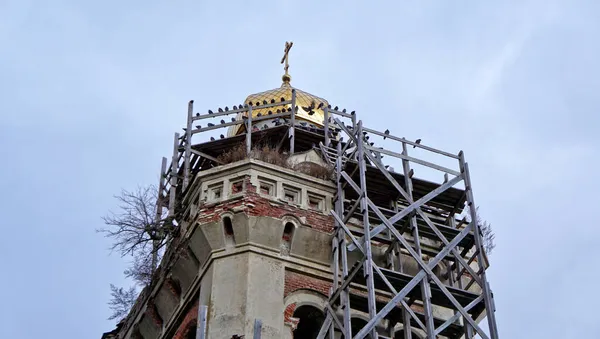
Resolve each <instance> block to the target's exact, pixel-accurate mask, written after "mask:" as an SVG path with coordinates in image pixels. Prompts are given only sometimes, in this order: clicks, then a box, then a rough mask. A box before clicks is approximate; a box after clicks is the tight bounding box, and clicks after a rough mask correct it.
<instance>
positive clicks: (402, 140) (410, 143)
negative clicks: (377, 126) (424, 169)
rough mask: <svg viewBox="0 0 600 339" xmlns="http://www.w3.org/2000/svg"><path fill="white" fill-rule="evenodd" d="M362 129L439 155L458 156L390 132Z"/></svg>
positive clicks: (455, 157) (456, 157)
mask: <svg viewBox="0 0 600 339" xmlns="http://www.w3.org/2000/svg"><path fill="white" fill-rule="evenodd" d="M363 130H364V131H365V132H368V133H372V134H375V135H379V136H382V137H385V138H387V139H391V140H394V141H399V142H402V143H405V144H407V145H411V146H414V147H418V148H422V149H424V150H427V151H430V152H434V153H437V154H440V155H444V156H447V157H450V158H454V159H458V156H457V155H456V154H452V153H448V152H445V151H442V150H439V149H436V148H433V147H429V146H425V145H422V144H420V143H419V144H417V143H416V142H414V141H409V140H406V139H405V138H399V137H396V136H393V135H391V134H385V133H381V132H379V131H376V130H373V129H370V128H363Z"/></svg>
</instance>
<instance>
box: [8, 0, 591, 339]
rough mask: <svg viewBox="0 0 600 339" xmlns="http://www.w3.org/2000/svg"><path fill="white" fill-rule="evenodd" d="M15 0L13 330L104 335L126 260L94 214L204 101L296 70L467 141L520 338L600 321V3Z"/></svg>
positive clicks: (497, 270) (378, 115) (566, 333)
mask: <svg viewBox="0 0 600 339" xmlns="http://www.w3.org/2000/svg"><path fill="white" fill-rule="evenodd" d="M202 3H203V4H201V2H198V1H176V2H170V4H166V2H158V1H101V2H88V3H85V2H83V1H66V0H56V1H52V2H47V1H33V0H0V118H1V119H0V159H2V161H1V163H2V166H0V178H1V179H0V187H1V188H2V192H3V194H2V196H1V197H0V206H2V211H3V214H4V215H3V218H2V221H0V227H1V229H2V234H3V241H2V245H0V258H2V259H1V260H2V273H1V274H0V300H2V301H3V307H2V308H1V309H0V318H1V319H2V324H3V326H0V338H40V337H44V338H99V336H100V334H101V333H102V332H103V331H107V330H110V329H112V327H113V325H114V323H113V322H111V321H108V320H106V319H107V317H108V316H109V315H110V312H109V310H108V308H107V306H106V301H107V300H108V299H109V288H108V285H109V283H115V284H126V283H127V282H125V281H124V280H123V278H122V271H123V269H124V268H125V266H126V264H125V263H124V262H123V260H122V259H121V258H120V257H119V256H118V255H116V254H114V255H111V256H109V253H108V251H107V248H108V246H109V243H108V242H107V241H106V240H105V239H103V238H102V237H101V236H100V235H98V234H96V233H95V232H94V229H95V228H97V227H99V226H101V219H100V216H102V215H104V214H105V213H106V211H107V210H109V209H111V208H114V207H115V201H114V200H113V199H112V195H113V194H114V193H117V192H118V191H119V190H120V189H121V188H134V187H135V186H136V185H138V184H148V183H155V182H156V180H157V178H158V172H159V168H160V158H161V157H162V156H166V155H169V153H170V150H171V147H172V146H171V143H172V133H173V132H175V131H176V130H180V128H181V127H182V126H183V125H184V123H185V112H186V107H187V101H188V100H190V99H194V100H195V102H196V107H197V108H198V109H208V108H215V107H218V106H225V105H229V106H232V105H234V104H238V103H240V102H241V101H242V100H243V99H244V98H245V97H246V96H247V95H248V94H250V93H254V92H259V91H263V90H267V89H271V88H274V87H277V86H279V85H280V77H281V74H282V69H281V65H280V64H279V59H280V58H281V54H282V49H283V43H284V41H286V40H292V41H294V48H293V50H292V53H291V58H290V64H291V66H290V73H291V74H292V76H293V80H292V83H293V85H294V86H296V87H298V88H301V89H303V90H306V91H309V92H311V93H314V94H316V95H319V96H321V97H324V98H326V99H328V100H329V101H330V102H331V103H333V104H336V105H340V106H343V107H347V108H349V109H352V110H356V111H357V112H358V114H359V117H360V118H361V119H363V120H364V122H365V124H366V125H368V126H369V127H371V128H376V129H381V130H383V129H385V128H390V129H391V130H392V132H393V133H395V134H398V135H401V136H405V137H407V138H410V139H416V138H422V139H423V142H424V143H426V144H428V145H431V146H434V147H438V148H442V149H445V150H448V151H452V152H457V151H458V150H461V149H462V150H464V152H465V154H466V157H467V161H468V162H469V163H470V166H471V171H472V177H473V181H474V183H473V185H474V189H475V196H476V199H477V204H478V205H480V206H481V212H482V214H483V216H484V217H485V219H487V220H488V221H490V222H491V223H492V225H493V227H494V230H495V232H496V239H497V248H496V250H495V251H494V253H493V255H492V257H491V263H492V267H491V268H490V270H489V278H490V282H491V286H492V288H493V290H494V293H495V296H496V306H497V319H498V324H499V328H500V334H501V337H502V338H592V337H597V336H598V332H599V331H600V321H598V319H597V316H596V313H597V312H596V310H597V305H595V304H597V303H598V302H600V298H598V295H597V293H596V292H595V291H594V289H595V288H597V287H598V281H600V273H599V272H600V270H599V269H598V266H599V265H598V262H599V261H600V254H599V251H598V239H599V236H600V227H599V224H600V218H599V217H598V214H597V213H595V212H594V211H595V210H596V208H598V206H597V204H598V198H597V192H598V191H599V190H600V184H599V180H598V178H596V177H595V175H597V173H598V171H599V170H600V166H599V160H598V156H599V155H600V154H599V144H600V137H599V136H598V134H597V132H598V129H599V127H600V118H599V116H598V113H599V112H600V103H599V100H598V98H597V96H598V92H599V89H600V80H599V79H600V66H599V65H598V60H599V59H600V58H599V53H598V52H599V50H600V45H599V41H600V36H599V33H600V20H599V19H600V5H599V3H597V2H595V1H578V0H575V1H553V0H550V1H502V2H501V1H495V2H492V1H485V2H484V1H477V2H475V1H471V2H467V1H429V2H418V4H415V3H417V2H411V3H410V4H408V3H407V4H402V5H400V4H397V3H396V2H387V3H384V2H378V3H377V4H375V3H374V2H364V1H362V2H359V1H345V2H337V3H327V4H324V3H320V2H317V1H276V2H253V3H252V4H250V3H247V2H239V3H237V2H227V3H226V2H220V3H219V4H217V2H215V1H212V2H202Z"/></svg>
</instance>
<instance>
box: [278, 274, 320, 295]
mask: <svg viewBox="0 0 600 339" xmlns="http://www.w3.org/2000/svg"><path fill="white" fill-rule="evenodd" d="M330 287H331V282H330V281H326V280H323V279H319V278H315V277H312V276H308V275H305V274H302V273H297V272H292V271H286V272H285V283H284V288H283V296H284V297H286V296H288V295H289V294H290V293H292V292H294V291H297V290H301V289H308V290H313V291H316V292H319V293H322V294H323V295H328V294H329V289H330Z"/></svg>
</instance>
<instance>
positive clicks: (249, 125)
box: [246, 105, 252, 156]
mask: <svg viewBox="0 0 600 339" xmlns="http://www.w3.org/2000/svg"><path fill="white" fill-rule="evenodd" d="M250 151H252V106H250V105H248V117H247V119H246V154H247V155H248V156H250Z"/></svg>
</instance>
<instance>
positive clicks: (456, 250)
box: [318, 111, 498, 339]
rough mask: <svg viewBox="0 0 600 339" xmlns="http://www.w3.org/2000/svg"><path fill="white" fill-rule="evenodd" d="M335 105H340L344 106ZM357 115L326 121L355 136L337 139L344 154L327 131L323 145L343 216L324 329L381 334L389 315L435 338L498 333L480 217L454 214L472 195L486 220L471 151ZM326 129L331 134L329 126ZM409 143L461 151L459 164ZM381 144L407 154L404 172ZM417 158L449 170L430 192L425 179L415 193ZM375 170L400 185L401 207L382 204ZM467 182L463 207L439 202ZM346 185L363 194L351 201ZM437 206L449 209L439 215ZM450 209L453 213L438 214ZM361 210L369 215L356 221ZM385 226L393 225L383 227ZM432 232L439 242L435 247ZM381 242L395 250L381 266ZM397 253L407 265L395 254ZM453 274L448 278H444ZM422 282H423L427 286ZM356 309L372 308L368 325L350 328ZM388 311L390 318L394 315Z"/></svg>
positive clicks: (408, 329)
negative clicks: (376, 195)
mask: <svg viewBox="0 0 600 339" xmlns="http://www.w3.org/2000/svg"><path fill="white" fill-rule="evenodd" d="M327 112H328V113H333V114H335V111H327ZM326 117H327V115H326ZM350 118H351V119H352V122H351V123H352V126H351V127H350V126H346V125H344V124H343V123H342V122H341V121H340V120H339V119H337V118H332V119H331V120H330V124H329V123H327V122H324V124H325V125H326V126H327V128H330V129H333V130H338V131H340V132H341V133H343V134H344V137H347V138H348V141H347V142H346V143H345V144H344V145H342V143H341V142H338V143H337V147H336V153H335V154H336V155H337V158H336V159H335V161H332V160H333V159H331V158H330V157H331V153H332V152H331V148H330V147H329V146H328V142H330V141H329V140H328V139H327V137H326V135H325V144H321V145H320V150H321V153H322V154H323V156H324V157H325V158H326V160H327V161H328V162H329V163H330V164H334V167H335V173H336V181H337V188H338V191H337V194H336V200H335V205H334V209H335V210H334V211H332V216H333V217H334V220H335V231H334V232H335V233H334V238H333V244H332V250H333V251H334V253H333V257H332V260H334V262H333V264H332V271H333V272H332V273H333V274H334V278H333V288H332V291H331V293H330V296H329V300H328V305H327V307H326V308H325V311H326V317H325V321H324V324H323V326H322V328H321V330H320V332H319V334H318V338H319V339H322V338H325V336H326V335H327V334H328V333H329V335H331V334H332V333H333V331H334V329H336V328H337V329H339V330H340V332H341V333H342V336H341V338H355V339H360V338H365V337H370V338H377V336H378V334H377V330H376V328H377V326H379V325H384V324H386V325H387V329H386V335H390V336H393V332H394V323H395V322H401V323H402V325H403V326H402V328H403V331H404V338H405V339H406V338H408V339H410V338H413V337H414V332H413V331H417V332H421V333H423V334H424V335H425V337H426V338H428V339H434V338H438V337H439V336H442V337H446V338H459V337H461V336H464V335H465V334H467V337H468V338H469V337H472V336H473V335H475V334H477V335H479V336H480V337H481V338H483V339H487V338H492V339H497V338H498V331H497V326H496V322H495V315H494V308H493V307H494V306H493V299H492V294H491V292H490V288H489V284H488V282H487V279H486V276H485V269H484V267H483V265H484V262H485V261H484V260H486V258H485V257H484V249H483V247H482V246H483V240H482V239H481V234H480V233H479V230H478V226H477V223H476V222H469V223H466V225H460V224H459V225H456V223H455V222H454V220H455V218H456V216H455V213H456V212H457V211H459V210H461V208H460V206H458V204H459V203H460V201H462V202H465V200H466V202H467V205H468V206H469V207H471V208H470V211H471V212H470V213H471V220H477V219H476V218H477V215H476V212H475V208H474V206H475V204H474V201H473V193H472V187H471V183H470V178H469V172H468V164H466V162H465V161H464V156H463V154H462V152H461V153H459V154H458V155H454V154H451V153H447V152H443V151H440V150H437V149H434V148H432V147H429V146H424V145H421V143H420V140H417V141H416V142H412V141H408V140H406V139H405V138H398V137H395V136H393V135H390V134H389V131H386V132H385V133H380V132H376V131H373V130H370V129H367V128H364V127H363V124H362V122H361V121H358V122H356V120H355V116H354V115H352V116H351V117H350ZM328 120H329V119H328ZM325 133H326V134H327V129H325ZM369 133H373V134H375V135H380V136H382V137H384V138H389V139H390V140H393V141H396V142H399V143H400V144H401V148H402V152H395V151H390V150H386V149H384V148H382V147H375V146H374V145H373V143H369V142H367V140H366V139H368V137H367V134H369ZM408 146H412V147H413V148H419V149H420V150H423V151H425V152H430V153H435V154H437V155H438V156H439V155H441V156H446V157H448V158H451V159H453V160H454V161H456V160H459V161H458V162H459V164H458V167H459V168H458V169H453V168H448V167H446V166H440V165H438V164H436V163H433V162H430V161H428V160H423V159H421V158H419V157H416V156H414V155H410V156H409V154H408ZM381 154H387V155H388V156H391V157H394V158H397V159H399V160H400V161H402V167H403V168H402V173H401V174H399V173H395V172H392V171H391V169H390V170H388V168H387V166H384V165H383V163H382V160H381V159H382V157H381ZM343 159H349V160H350V161H351V162H352V163H353V166H354V169H351V170H350V171H348V172H347V168H346V167H347V166H348V165H347V163H346V162H345V161H344V160H343ZM411 163H414V164H418V165H421V166H425V167H428V168H430V169H433V170H436V171H440V172H442V173H443V174H444V176H443V177H444V182H443V183H441V184H439V185H438V186H437V187H434V188H429V189H428V191H426V192H423V186H420V187H421V188H419V190H418V191H419V192H420V193H419V195H418V196H417V197H416V198H415V197H414V196H413V194H414V192H415V188H414V182H415V181H414V180H415V179H414V178H413V177H414V170H413V169H412V168H411V166H410V164H411ZM351 167H352V166H351ZM375 178H378V179H377V180H378V181H381V180H384V181H385V182H386V183H387V186H388V187H390V188H392V189H394V190H395V191H396V192H397V194H398V196H399V200H393V201H392V203H391V205H392V207H393V209H392V210H390V209H389V206H388V207H383V206H379V205H378V204H376V203H375V202H374V201H373V200H372V199H371V197H370V194H369V192H371V191H372V190H376V189H377V188H374V187H373V188H372V187H370V186H371V185H374V182H375V181H374V180H375ZM401 183H402V184H401ZM459 183H464V185H465V189H464V194H462V198H460V200H458V201H456V204H457V206H456V207H454V208H452V206H450V207H449V208H447V210H439V209H438V208H437V207H434V205H432V204H434V203H435V202H436V201H439V199H441V198H440V196H441V195H443V194H444V193H445V192H446V191H448V190H450V189H454V190H459V188H455V186H457V185H458V184H459ZM379 185H382V184H381V183H380V184H379ZM421 185H422V184H421ZM346 191H349V192H351V193H352V195H354V196H356V198H355V200H353V201H349V205H348V207H349V208H348V207H347V206H346V204H345V198H344V197H345V192H346ZM390 199H393V198H390ZM462 199H465V200H462ZM453 204H454V202H453ZM442 212H443V213H442ZM431 213H434V214H431ZM435 213H442V214H441V216H440V217H435V218H433V217H434V216H435V215H436V214H435ZM432 218H433V219H432ZM436 218H437V219H436ZM440 218H441V219H442V220H443V221H438V219H440ZM357 220H358V221H359V223H360V225H356V222H357ZM448 220H451V221H450V222H448ZM357 226H359V228H357ZM461 226H463V227H461ZM359 229H360V230H361V231H360V232H359V231H358V230H359ZM384 231H385V233H382V232H384ZM381 235H386V236H385V237H382V236H381ZM409 235H410V236H409ZM423 239H428V241H427V244H428V245H427V246H428V247H427V248H428V249H427V251H428V252H427V253H429V255H428V257H429V259H427V260H426V257H425V256H424V253H423V251H424V250H423V243H422V240H423ZM348 240H349V241H348ZM382 241H384V243H382ZM432 242H434V243H436V244H437V246H438V247H437V248H436V247H435V246H434V247H433V248H432V247H431V246H432V245H431V243H432ZM373 243H376V244H377V246H378V247H381V246H382V245H383V246H388V247H387V249H386V250H385V253H386V256H387V258H388V259H387V261H386V262H387V263H386V264H385V265H387V266H386V267H380V266H379V264H378V261H377V260H375V256H374V253H373V247H372V246H371V245H372V244H373ZM348 251H358V252H359V254H360V257H359V260H358V262H357V263H356V264H355V265H354V266H353V267H352V269H349V267H348V261H347V257H346V253H347V252H348ZM403 251H405V252H407V253H408V257H409V258H410V259H409V260H412V261H413V262H415V264H416V265H417V268H418V271H417V272H416V273H414V274H412V275H409V274H407V273H406V272H404V268H403V267H404V263H403V261H405V260H404V259H403V254H402V252H403ZM469 253H471V255H470V256H469ZM396 255H397V261H398V264H397V265H396V264H395V263H394V260H395V256H396ZM442 263H443V264H446V265H448V268H447V270H445V271H444V272H442V273H439V274H436V273H434V271H433V269H434V268H435V267H436V266H437V265H439V264H442ZM475 263H476V264H477V267H478V268H479V269H477V270H474V269H473V267H472V265H474V264H475ZM340 264H341V265H340ZM454 268H455V269H454ZM340 270H341V273H342V274H341V278H340V277H339V273H340ZM359 270H362V271H363V274H362V275H360V274H357V272H358V271H359ZM444 276H445V277H446V278H443V277H444ZM463 281H465V283H464V284H463ZM351 284H358V285H362V286H364V289H365V292H360V293H358V294H357V292H353V291H352V290H350V288H349V287H350V285H351ZM416 290H420V291H419V292H418V293H417V292H416ZM434 290H435V293H434V292H433V291H434ZM390 295H391V296H390ZM351 296H352V297H351ZM352 300H354V301H352ZM361 300H362V301H361ZM415 303H417V305H420V307H422V308H421V310H422V311H419V312H417V311H415V310H414V309H413V305H414V304H415ZM340 306H341V307H342V309H343V311H344V317H343V320H342V321H340V319H338V316H337V314H336V312H335V310H337V309H338V307H340ZM440 307H441V308H445V309H451V310H453V313H452V314H454V315H453V316H451V317H449V318H444V317H442V316H439V314H440V312H435V309H436V308H440ZM351 310H357V311H360V312H364V313H367V314H368V318H369V321H368V322H367V324H366V325H365V326H363V327H362V328H361V329H360V330H359V331H358V333H352V331H351V329H350V327H351V326H350V321H349V319H348V318H349V317H350V311H351ZM482 312H485V315H486V317H487V319H488V324H489V327H488V331H487V332H486V331H484V330H483V329H482V328H480V326H479V324H478V323H477V322H476V321H475V319H478V315H479V314H481V313H482ZM346 314H348V315H346ZM384 320H387V322H386V323H384ZM461 324H462V325H461ZM413 326H414V327H413ZM465 331H466V332H465ZM488 333H489V334H488Z"/></svg>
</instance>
